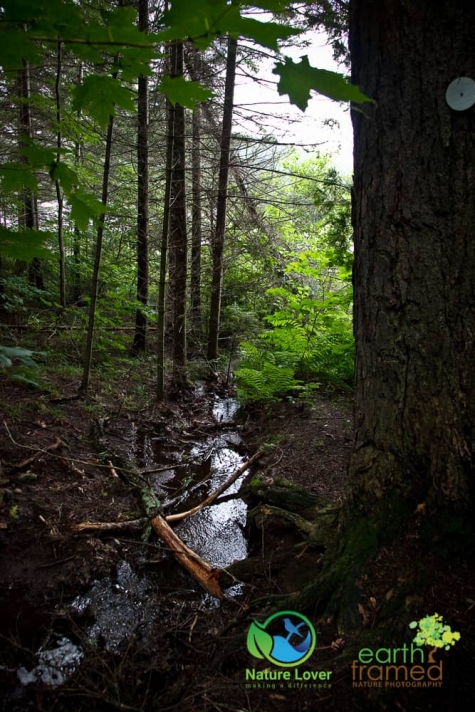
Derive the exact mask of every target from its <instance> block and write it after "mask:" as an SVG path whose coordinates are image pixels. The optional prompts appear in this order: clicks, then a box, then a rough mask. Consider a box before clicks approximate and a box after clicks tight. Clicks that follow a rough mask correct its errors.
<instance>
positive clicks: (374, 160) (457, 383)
mask: <svg viewBox="0 0 475 712" xmlns="http://www.w3.org/2000/svg"><path fill="white" fill-rule="evenodd" d="M474 26H475V4H474V3H473V2H472V0H441V2H439V3H438V4H437V10H435V8H434V4H433V3H432V2H430V0H407V1H405V2H401V1H400V2H395V1H394V0H378V2H373V0H353V3H352V15H351V31H350V48H351V56H352V69H353V81H354V82H355V83H357V84H358V85H359V86H360V87H361V88H362V90H363V91H364V92H366V93H367V94H368V95H369V96H370V97H372V98H374V99H375V101H376V104H375V105H374V106H373V107H372V108H370V109H368V108H366V107H365V108H364V110H363V113H360V112H353V124H354V130H355V170H354V173H355V186H354V191H355V202H354V215H353V222H354V236H355V268H354V286H355V320H354V329H355V337H356V411H355V427H356V442H355V448H354V452H353V456H352V459H351V465H350V473H349V486H350V490H349V495H350V501H349V507H348V512H349V514H350V516H352V517H353V518H354V519H358V518H359V519H360V520H361V518H364V517H365V516H366V515H368V514H370V515H371V517H373V518H374V517H377V524H375V526H376V528H377V529H379V531H378V532H377V533H378V534H379V535H381V536H382V535H383V534H384V532H386V533H387V532H389V531H391V529H392V527H393V526H394V527H396V526H397V525H398V524H399V523H400V522H401V521H403V520H404V518H408V517H411V516H412V515H413V513H414V511H415V508H416V507H417V505H422V504H423V505H425V506H424V511H425V512H426V521H427V520H428V519H430V518H431V517H430V516H429V515H432V517H433V521H434V522H435V523H436V526H437V528H438V530H439V531H438V533H439V534H440V533H441V532H442V530H444V529H446V530H447V531H451V528H453V527H454V526H456V527H457V528H458V531H459V532H463V531H464V526H465V524H467V523H468V522H469V521H470V518H471V517H472V516H473V506H474V483H475V480H474V477H473V472H474V466H475V455H474V450H475V379H474V377H473V375H474V372H475V355H474V345H473V340H474V334H475V309H474V296H473V294H474V292H473V289H474V287H473V285H474V276H475V241H474V239H473V230H474V225H475V191H474V188H473V176H474V173H475V143H474V141H473V136H474V133H475V108H474V107H473V106H472V107H471V108H469V109H468V110H465V111H454V110H453V109H451V108H450V107H449V105H448V104H447V102H446V96H445V95H446V90H447V87H448V85H449V84H450V83H451V82H452V81H453V80H454V79H455V78H457V77H461V76H465V77H472V78H475V53H474V51H473V27H474ZM375 521H376V520H375Z"/></svg>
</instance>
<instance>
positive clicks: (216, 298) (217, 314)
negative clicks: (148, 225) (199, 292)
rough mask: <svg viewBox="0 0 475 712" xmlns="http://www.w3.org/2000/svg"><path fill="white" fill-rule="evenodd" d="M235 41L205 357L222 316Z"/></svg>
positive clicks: (213, 350) (211, 353)
mask: <svg viewBox="0 0 475 712" xmlns="http://www.w3.org/2000/svg"><path fill="white" fill-rule="evenodd" d="M236 50H237V40H235V39H232V38H231V37H230V38H229V40H228V56H227V61H226V83H225V89H224V110H223V130H222V134H221V157H220V168H219V179H218V201H217V212H216V231H215V234H214V240H213V277H212V283H211V305H210V315H209V333H208V360H209V361H213V360H214V359H216V358H217V357H218V338H219V323H220V318H221V291H222V283H223V255H224V235H225V229H226V203H227V193H228V175H229V149H230V145H231V127H232V120H233V98H234V83H235V78H236Z"/></svg>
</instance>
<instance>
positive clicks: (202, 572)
mask: <svg viewBox="0 0 475 712" xmlns="http://www.w3.org/2000/svg"><path fill="white" fill-rule="evenodd" d="M150 524H151V526H152V528H153V530H154V531H155V532H156V534H158V536H159V537H160V539H162V541H164V542H165V544H166V545H167V546H168V548H169V549H170V550H171V552H172V554H173V556H174V557H175V559H176V560H177V561H178V562H179V563H180V564H181V565H182V566H183V568H184V569H186V570H187V571H188V573H189V574H190V575H191V576H192V577H193V578H194V579H195V581H197V582H198V583H199V584H200V586H202V587H203V588H204V589H205V591H207V592H208V593H209V594H210V595H211V596H214V597H215V598H223V597H224V594H223V590H222V588H221V586H220V585H219V582H218V580H219V577H220V575H221V569H218V568H215V567H213V566H211V565H210V564H208V563H207V562H206V561H204V560H203V559H201V558H200V557H199V556H198V554H196V553H195V552H194V551H193V550H192V549H190V548H189V547H188V546H186V544H184V543H183V542H182V540H181V539H180V537H179V536H178V535H177V534H175V532H174V531H173V529H172V528H171V527H170V526H169V525H168V524H167V522H166V521H165V519H164V518H163V517H162V516H161V515H160V514H158V515H157V516H156V517H154V518H153V519H152V520H151V521H150Z"/></svg>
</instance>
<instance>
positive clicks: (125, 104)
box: [72, 74, 136, 128]
mask: <svg viewBox="0 0 475 712" xmlns="http://www.w3.org/2000/svg"><path fill="white" fill-rule="evenodd" d="M72 93H73V110H74V111H81V110H84V111H86V112H87V113H88V114H89V116H92V118H94V119H96V121H97V122H98V123H99V124H100V126H102V127H103V128H105V127H106V126H107V124H108V123H109V118H110V117H111V116H115V107H116V106H120V107H121V108H123V109H126V110H128V111H134V110H135V108H136V104H135V101H134V97H133V94H132V92H131V91H130V90H129V89H127V88H126V87H124V86H122V85H121V83H120V82H119V80H118V79H114V77H108V76H99V75H97V74H90V75H89V76H87V77H86V78H85V79H84V81H83V83H82V84H80V85H79V86H76V87H73V90H72Z"/></svg>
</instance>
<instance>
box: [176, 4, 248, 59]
mask: <svg viewBox="0 0 475 712" xmlns="http://www.w3.org/2000/svg"><path fill="white" fill-rule="evenodd" d="M236 12H237V14H238V15H239V9H238V8H233V7H232V6H231V5H228V4H227V2H226V0H193V2H192V3H191V2H190V0H172V1H171V5H170V9H169V10H168V11H167V12H166V13H165V15H164V18H163V20H164V23H165V25H166V26H167V27H168V29H167V30H165V32H164V33H163V39H164V40H165V41H169V40H176V39H184V38H187V37H190V38H192V39H193V41H194V42H195V44H196V45H197V46H199V47H200V49H206V47H208V46H209V45H210V44H211V42H212V41H213V39H214V38H215V37H216V35H217V34H225V33H226V32H227V29H226V20H227V16H228V14H229V13H233V14H235V13H236ZM200 40H201V41H200Z"/></svg>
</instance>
